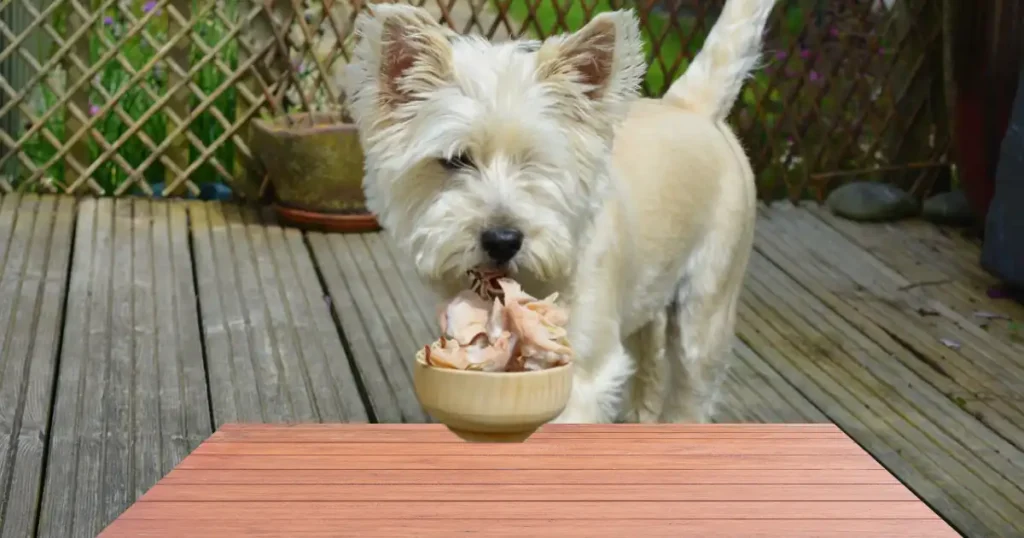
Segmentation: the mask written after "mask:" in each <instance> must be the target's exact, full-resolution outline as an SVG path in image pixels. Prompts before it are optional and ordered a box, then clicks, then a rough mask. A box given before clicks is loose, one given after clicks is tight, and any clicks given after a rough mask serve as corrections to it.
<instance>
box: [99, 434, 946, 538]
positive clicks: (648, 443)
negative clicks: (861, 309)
mask: <svg viewBox="0 0 1024 538" xmlns="http://www.w3.org/2000/svg"><path fill="white" fill-rule="evenodd" d="M721 428H722V431H723V432H725V433H726V434H729V433H731V434H733V435H735V434H739V433H741V432H742V430H743V429H744V428H743V427H742V426H738V425H735V426H721ZM225 429H226V430H227V431H225V432H224V435H222V434H221V433H218V434H216V435H215V436H214V438H213V439H211V440H210V441H209V442H207V443H205V444H204V445H203V446H201V447H200V448H199V449H197V450H196V451H195V452H194V453H193V454H191V455H190V456H188V457H187V458H186V459H185V460H184V461H183V462H182V464H181V465H180V466H179V467H178V469H176V470H175V471H174V473H172V474H171V475H170V476H168V478H167V479H165V480H164V481H162V482H161V483H160V484H158V485H157V486H155V487H154V488H152V489H151V490H149V491H148V492H147V493H146V494H145V495H144V496H143V497H142V498H141V499H140V500H139V502H137V503H136V504H135V505H133V506H132V507H131V508H130V509H129V510H128V511H127V512H125V513H124V514H123V515H122V516H121V517H120V518H119V520H118V521H116V522H115V523H114V524H113V525H111V526H110V527H108V528H107V529H106V530H105V532H104V533H103V534H102V536H104V537H118V536H161V535H170V533H172V532H186V531H185V529H186V528H187V529H188V530H187V533H188V535H189V536H196V537H199V536H223V537H229V536H243V535H244V536H252V535H261V534H260V533H262V535H267V536H270V535H275V534H276V535H281V536H284V535H287V536H320V535H329V534H330V532H331V531H334V532H342V533H344V534H345V535H352V536H361V537H373V536H402V535H416V536H433V535H436V536H447V535H454V534H458V533H465V532H477V533H484V534H486V535H488V536H525V535H530V534H540V535H542V536H612V535H615V534H612V531H617V532H619V533H623V532H625V533H626V535H628V534H629V533H630V532H634V533H640V534H642V535H644V536H650V535H653V536H669V535H671V536H677V537H682V536H728V535H732V536H779V537H782V536H786V537H791V536H842V535H843V534H842V533H847V535H859V536H895V535H897V533H899V534H898V535H899V536H915V535H919V536H956V533H955V532H954V531H953V530H952V528H950V527H949V526H948V525H946V524H945V523H943V522H942V520H941V519H939V517H938V516H936V515H935V513H934V512H932V511H931V509H929V508H928V506H927V505H925V504H924V503H923V502H921V501H920V500H919V499H918V498H917V497H916V496H914V494H913V493H911V492H910V491H909V490H908V489H906V488H905V487H904V486H903V485H902V484H899V483H898V482H896V481H895V480H893V479H892V477H891V476H888V477H887V476H885V473H884V471H882V470H881V469H880V468H879V467H878V464H877V463H876V462H874V460H872V458H871V457H870V456H869V455H868V454H867V453H866V452H864V450H863V449H861V448H860V447H859V446H857V445H856V444H855V443H854V442H853V441H852V440H850V439H849V438H845V437H842V436H835V435H831V434H834V433H836V432H837V430H835V428H821V427H818V428H807V427H802V426H795V427H794V428H793V430H794V432H795V433H797V434H800V433H804V434H805V435H806V433H807V432H808V431H810V432H814V433H817V434H818V435H820V437H819V438H806V437H805V438H800V437H796V438H794V437H789V436H786V433H787V430H786V429H785V428H783V427H779V426H776V427H775V430H774V431H771V430H770V429H767V428H765V427H763V426H757V425H752V426H751V427H750V429H751V432H752V433H754V434H756V435H755V436H752V437H750V438H747V439H742V438H730V437H728V436H725V437H721V438H715V437H714V434H713V432H715V431H716V429H715V427H713V426H692V427H686V426H668V427H665V428H659V427H658V426H647V427H643V426H624V427H623V428H621V429H619V428H615V427H609V426H593V427H588V426H550V427H549V426H545V427H544V428H542V431H544V433H549V434H550V435H551V438H550V439H548V440H546V441H542V442H530V441H527V442H526V443H523V444H519V445H500V446H494V445H487V444H467V443H455V442H451V439H454V438H455V437H454V436H453V435H452V434H451V433H449V432H447V430H445V429H444V428H443V427H442V426H437V425H424V426H420V427H403V426H402V425H376V426H358V425H356V426H351V427H349V426H343V425H339V426H334V427H328V426H320V427H288V426H269V425H268V426H262V427H261V426H256V425H248V426H226V428H225ZM545 430H548V431H545ZM662 430H665V431H666V433H667V434H669V435H672V434H675V435H676V437H674V438H672V437H669V438H665V439H663V440H661V441H654V439H655V438H656V437H657V436H658V434H659V433H660V432H661V431H662ZM241 432H246V433H250V434H255V433H257V432H259V433H260V434H261V435H262V436H263V437H262V439H263V441H261V442H245V441H243V440H238V439H237V436H236V438H235V439H234V440H233V439H232V438H231V437H230V436H228V435H227V434H228V433H235V434H237V433H241ZM612 432H615V433H612ZM294 433H303V435H304V439H303V441H302V442H290V439H291V437H290V436H291V435H292V434H294ZM539 433H540V432H539ZM539 433H538V434H539ZM382 434H388V435H391V436H392V438H393V439H395V442H389V443H381V442H380V438H381V436H382ZM572 434H576V435H577V436H579V437H588V439H587V441H586V442H580V441H579V440H578V437H576V438H574V437H573V436H572ZM680 434H683V435H680ZM686 434H688V435H686ZM274 435H276V436H277V441H276V442H274V441H272V440H271V439H272V436H274ZM559 435H564V437H558V436H559ZM773 435H776V436H779V437H780V438H779V439H775V438H773V437H772V436H773ZM317 436H318V437H317ZM398 436H401V439H402V442H398V440H399V437H398ZM444 436H447V437H449V440H448V441H447V442H445V441H439V438H441V437H444ZM631 436H635V438H633V439H632V440H631V439H630V437H631ZM758 436H759V437H758ZM794 443H796V445H794ZM801 443H810V444H811V445H814V446H818V445H820V444H822V443H824V445H821V446H820V448H822V450H820V451H818V453H817V455H814V456H800V459H801V460H802V461H804V462H805V464H806V462H810V463H811V464H812V465H813V466H814V468H815V470H816V472H817V473H821V474H816V475H815V476H816V478H815V479H816V480H818V483H814V484H809V483H802V482H801V480H808V479H810V476H811V475H810V474H809V473H803V474H802V475H801V474H799V473H793V472H792V471H785V470H784V469H785V464H784V463H783V460H780V459H778V458H780V456H769V457H758V456H748V455H742V454H739V455H738V454H733V452H735V450H736V448H737V447H739V446H745V447H747V448H748V449H749V452H750V453H754V454H779V453H787V452H788V451H790V450H792V449H794V448H796V447H798V446H800V444H801ZM811 445H808V446H811ZM629 446H633V447H634V448H632V449H629V448H627V447H629ZM780 446H781V447H784V448H779V447H780ZM787 446H788V448H785V447H787ZM208 447H213V449H214V450H216V451H217V452H218V453H219V455H218V456H213V455H208V454H207V453H208V451H209V448H208ZM254 449H262V451H263V452H260V453H259V455H253V454H252V452H253V450H254ZM705 449H707V450H705ZM623 450H629V451H631V452H632V453H630V454H629V455H628V456H623V455H622V453H623ZM798 450H799V449H798ZM693 452H707V454H706V455H702V456H685V455H684V456H675V457H665V454H666V453H675V454H688V453H693ZM271 454H276V455H271ZM325 454H331V455H325ZM552 454H559V455H557V456H553V455H552ZM296 459H302V460H303V461H304V465H305V467H304V469H305V470H304V471H295V473H294V474H292V473H283V472H282V470H284V469H290V468H294V462H295V461H296ZM544 460H547V461H544ZM580 461H586V462H589V463H588V464H586V465H584V466H583V467H580V466H579V465H578V462H580ZM370 462H374V463H372V464H371V463H370ZM716 465H720V466H723V467H724V468H727V469H731V471H730V472H729V473H728V474H723V475H721V478H719V479H718V480H716V478H715V474H714V473H708V471H709V470H710V469H714V468H716ZM373 466H379V467H380V469H379V470H378V471H375V472H374V473H372V474H367V473H368V471H367V467H373ZM687 466H692V469H691V471H690V473H693V472H700V473H705V474H704V480H705V482H702V483H689V482H688V481H687V478H688V477H689V478H694V477H695V475H693V474H689V475H687V474H685V472H681V471H679V470H678V469H681V468H685V467H687ZM851 466H852V467H853V468H855V469H859V471H856V472H851V470H850V468H851ZM256 468H263V469H265V471H262V472H260V473H255V474H254V471H253V469H256ZM339 469H351V471H349V472H345V473H338V472H337V470H339ZM397 469H409V470H415V471H410V472H417V473H419V474H418V475H417V476H416V480H410V477H409V476H404V472H406V471H403V472H401V473H398V472H395V470H397ZM540 469H549V470H548V471H546V472H543V471H540ZM624 469H630V470H628V471H626V470H624ZM640 469H646V471H641V470H640ZM741 470H742V471H741ZM271 472H273V473H277V475H276V476H277V480H278V481H277V482H271V483H266V482H263V481H262V480H263V477H264V475H263V473H271ZM858 472H863V474H862V476H861V478H862V479H867V480H868V482H869V483H855V482H851V481H850V479H851V477H853V476H855V475H856V474H857V473H858ZM196 473H204V474H206V475H207V476H209V473H217V477H218V478H217V479H216V480H215V481H208V480H204V479H202V478H201V477H202V476H203V474H196ZM313 473H315V474H316V475H317V476H319V477H321V478H326V477H328V476H330V474H331V473H334V476H336V477H338V481H336V482H333V483H323V482H314V481H310V478H311V477H312V476H313ZM385 473H386V474H385ZM463 473H469V475H468V476H467V477H466V480H467V482H465V483H462V482H458V480H459V478H460V477H461V476H463ZM538 473H540V474H538ZM609 473H613V474H609ZM744 473H748V474H746V475H744ZM827 473H831V474H827ZM520 475H522V476H523V477H524V478H522V479H521V478H519V476H520ZM541 475H542V476H543V481H539V480H540V476H541ZM190 476H193V477H194V478H191V479H190V478H189V477H190ZM289 476H292V479H293V480H294V482H281V480H288V477H289ZM655 476H658V477H659V478H656V479H653V480H652V481H651V482H646V481H645V479H649V478H652V477H655ZM786 476H788V477H789V480H795V481H796V482H795V483H778V481H779V480H783V481H786V480H787V479H786V478H784V477H786ZM828 476H831V477H833V478H835V480H825V478H826V477H828ZM303 477H305V478H304V479H303ZM356 477H360V478H356ZM473 477H475V480H476V481H475V482H474V481H473V480H474V478H473ZM484 479H486V480H484ZM354 480H359V481H358V482H356V481H354ZM761 480H765V482H761ZM897 521H898V522H899V523H900V526H899V527H897V526H895V525H894V523H895V522H897ZM648 528H651V529H653V530H651V531H649V532H648V530H647V529H648ZM403 533H404V534H403ZM670 533H674V534H670ZM915 533H917V534H915ZM619 535H623V534H619Z"/></svg>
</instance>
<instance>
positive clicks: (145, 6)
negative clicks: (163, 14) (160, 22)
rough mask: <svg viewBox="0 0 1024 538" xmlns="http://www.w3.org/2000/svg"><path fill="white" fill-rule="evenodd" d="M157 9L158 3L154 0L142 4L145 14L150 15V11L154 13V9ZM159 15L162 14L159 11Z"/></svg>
mask: <svg viewBox="0 0 1024 538" xmlns="http://www.w3.org/2000/svg"><path fill="white" fill-rule="evenodd" d="M155 7H156V2H155V1H154V0H149V1H148V2H146V3H145V4H142V12H143V13H149V12H150V11H153V9H154V8H155ZM157 13H160V12H159V11H157Z"/></svg>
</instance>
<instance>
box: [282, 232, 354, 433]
mask: <svg viewBox="0 0 1024 538" xmlns="http://www.w3.org/2000/svg"><path fill="white" fill-rule="evenodd" d="M264 231H265V233H266V234H267V236H268V241H269V248H270V251H271V252H272V253H273V255H274V263H275V266H276V268H277V270H278V275H279V279H280V284H281V286H282V288H283V291H284V297H285V300H286V302H287V304H288V309H289V311H290V313H291V316H292V320H293V322H294V329H295V331H296V337H297V340H298V344H299V349H300V351H301V354H302V357H303V360H304V362H305V364H306V369H307V372H308V374H309V382H310V386H311V388H312V392H313V395H314V396H315V398H316V402H317V411H318V413H319V419H320V420H321V421H325V422H366V421H367V420H368V419H369V416H368V415H367V410H366V405H365V403H364V402H363V399H362V397H361V396H360V393H359V387H358V383H357V382H356V378H355V374H354V373H353V371H352V366H351V364H350V359H349V357H348V354H347V353H346V352H345V349H344V345H343V343H342V341H341V336H340V334H339V332H338V328H337V327H336V326H335V324H334V321H333V319H332V317H331V312H330V307H329V305H328V297H329V296H328V295H327V293H326V291H325V290H324V289H323V288H322V287H321V285H320V280H319V278H318V277H317V274H316V271H315V269H314V267H313V262H312V258H311V255H310V253H309V250H308V249H307V248H306V245H305V243H304V241H303V238H302V234H301V232H299V231H298V230H295V229H283V228H281V227H280V226H272V225H268V226H265V228H264Z"/></svg>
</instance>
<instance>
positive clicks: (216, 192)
mask: <svg viewBox="0 0 1024 538" xmlns="http://www.w3.org/2000/svg"><path fill="white" fill-rule="evenodd" d="M231 195H232V192H231V187H228V186H227V185H225V184H223V183H203V184H202V185H200V187H199V199H201V200H217V201H226V200H230V199H231Z"/></svg>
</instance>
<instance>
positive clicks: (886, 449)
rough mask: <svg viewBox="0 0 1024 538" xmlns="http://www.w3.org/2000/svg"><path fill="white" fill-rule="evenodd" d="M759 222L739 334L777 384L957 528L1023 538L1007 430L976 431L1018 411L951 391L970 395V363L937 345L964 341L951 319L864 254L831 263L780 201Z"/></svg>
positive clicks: (1005, 401) (802, 218)
mask: <svg viewBox="0 0 1024 538" xmlns="http://www.w3.org/2000/svg"><path fill="white" fill-rule="evenodd" d="M762 213H763V216H762V218H761V219H760V221H759V228H758V232H757V233H758V237H757V243H756V248H755V250H756V252H755V254H754V256H753V257H752V259H751V271H750V277H749V278H748V282H747V293H746V294H745V295H744V297H743V300H742V303H743V304H742V305H741V307H740V313H739V316H740V322H739V326H738V332H739V334H740V337H741V338H742V339H745V340H747V341H748V342H749V343H750V344H751V346H752V347H755V348H757V349H759V350H761V351H762V352H764V353H766V354H769V355H774V357H773V359H772V363H773V364H774V365H775V366H776V367H777V368H779V370H780V371H782V372H783V373H784V375H785V376H786V377H787V378H788V379H790V381H792V382H793V383H794V384H795V385H797V386H798V387H799V388H800V389H801V390H802V391H804V393H805V394H807V395H808V396H809V397H810V398H811V399H812V400H813V401H815V402H816V403H817V404H818V405H819V406H820V407H822V409H824V410H825V411H826V413H827V414H828V415H829V417H830V418H831V419H832V420H835V421H836V423H837V424H840V425H841V426H842V427H843V428H844V429H845V430H846V431H847V432H850V433H851V435H853V437H854V438H856V439H857V440H858V442H859V443H861V444H862V445H863V446H865V447H866V448H868V450H870V451H871V452H872V453H873V454H874V455H875V456H876V457H877V458H878V459H879V461H881V462H882V463H883V464H884V465H886V466H887V468H889V469H890V470H892V471H893V472H894V473H896V474H897V475H898V476H900V478H901V479H903V480H904V481H905V482H906V483H907V484H908V485H909V486H910V487H911V488H912V489H913V490H914V491H915V492H916V493H917V494H918V495H921V496H922V497H924V498H925V499H927V501H928V502H929V503H930V504H931V505H932V506H933V507H934V508H936V509H937V510H939V511H940V512H941V513H943V514H944V516H945V517H947V518H949V519H950V520H952V521H954V522H955V523H956V525H957V527H958V528H959V529H961V530H963V531H965V532H966V533H968V534H972V535H974V534H977V535H982V536H984V535H998V536H1002V535H1010V536H1013V535H1018V534H1020V533H1021V532H1024V528H1022V527H1021V525H1022V524H1024V512H1022V508H1021V507H1022V506H1024V490H1022V489H1021V484H1024V475H1022V474H1021V473H1022V471H1024V468H1022V466H1021V464H1020V462H1021V461H1024V454H1022V453H1021V451H1020V450H1019V448H1018V446H1017V445H1016V441H1015V437H1014V436H1013V431H1014V430H1015V428H1017V426H1013V425H1012V424H1008V427H1006V428H999V429H997V431H993V429H991V428H990V426H992V424H993V423H988V424H986V422H988V421H990V420H994V421H995V424H999V425H1002V424H1005V423H1006V419H1005V418H1003V419H1002V420H1001V418H1000V417H1001V416H1002V417H1006V416H1008V415H1002V413H1004V412H1007V413H1010V415H1009V416H1012V415H1013V414H1014V413H1016V412H1018V411H1016V410H1015V409H1016V408H1018V407H1019V406H1018V405H1017V404H1016V403H1015V400H1016V397H995V398H991V399H988V398H984V403H982V404H981V405H980V406H978V405H975V404H977V403H978V402H979V398H977V394H974V393H972V394H971V395H968V394H966V393H965V392H963V391H965V390H966V391H968V392H971V391H973V390H981V389H978V385H972V383H974V381H972V380H976V379H977V377H978V376H979V375H981V374H980V372H979V371H978V370H979V369H978V368H974V367H973V366H968V363H971V362H972V361H970V360H969V359H968V357H969V356H970V354H967V353H965V354H964V355H961V351H962V350H954V349H951V348H949V347H947V346H946V345H944V344H943V343H942V342H941V338H942V337H943V336H942V335H948V337H949V338H951V339H960V338H961V336H958V335H962V334H965V333H967V332H971V331H970V330H968V331H964V330H961V329H956V328H955V327H961V325H962V323H960V322H957V323H955V324H952V322H951V321H950V319H955V318H956V317H957V316H958V315H957V314H955V313H952V312H951V311H950V309H949V308H948V307H945V306H944V305H943V304H942V303H939V302H937V301H935V300H933V299H929V298H927V297H924V296H920V295H917V294H916V292H913V290H904V289H902V288H903V287H904V286H905V285H906V281H905V280H903V279H902V278H901V277H899V276H898V275H896V274H895V273H894V272H893V271H892V270H891V269H889V268H888V267H887V266H885V265H884V264H882V263H881V262H879V260H877V259H876V258H874V257H872V256H871V255H869V254H867V253H865V254H864V255H863V256H861V257H859V258H858V259H857V260H846V259H843V258H842V257H841V256H840V254H839V253H840V252H841V250H840V249H838V248H837V247H836V246H835V245H843V246H844V247H845V246H848V245H849V246H850V248H856V247H853V246H852V245H850V244H849V241H848V240H846V239H844V238H843V237H842V236H841V235H839V234H838V233H837V232H835V231H834V230H833V229H832V228H830V227H829V225H828V224H826V223H825V222H823V221H822V220H819V219H816V218H815V217H813V216H812V215H811V214H810V213H809V212H808V211H807V210H805V209H800V208H794V207H791V206H786V205H780V206H773V207H772V208H770V209H763V210H762ZM922 312H924V313H923V314H922ZM931 312H934V313H935V315H931V314H930V313H931ZM940 312H944V313H943V314H941V315H939V313H940ZM947 316H950V317H949V318H947ZM940 318H942V319H940ZM943 320H944V321H943ZM954 325H955V326H954ZM947 331H948V332H947ZM990 340H995V339H990ZM962 341H963V342H964V347H965V348H966V346H967V345H968V344H967V343H966V342H967V340H966V339H964V340H962ZM918 344H920V345H923V346H927V347H928V348H929V349H930V350H931V351H928V350H926V349H925V348H917V347H916V346H917V345H918ZM986 345H987V346H988V347H989V348H990V349H995V348H996V347H999V346H1000V345H1004V344H998V343H996V344H991V343H988V344H986ZM973 352H974V353H980V352H981V351H980V350H979V349H977V348H976V349H974V350H973ZM986 360H987V361H989V362H990V363H992V362H993V361H995V362H998V361H997V360H996V358H995V357H994V356H988V357H987V359H986ZM1003 362H1005V361H1003ZM1002 367H1003V371H1004V372H1007V373H1008V372H1010V371H1011V370H1013V369H1014V368H1016V367H1015V366H1012V365H1010V364H1004V365H1003V366H1002ZM954 369H955V370H954ZM968 371H969V372H968ZM992 382H996V381H995V380H993V381H992ZM998 383H1000V384H1002V386H1003V387H1004V388H1003V389H1002V390H1004V391H1005V392H1004V393H1003V394H1004V395H1005V396H1009V395H1010V394H1014V393H1017V394H1019V393H1020V390H1021V385H1020V384H1018V383H1017V382H1016V381H1015V379H1014V378H1013V377H1012V376H1010V377H1001V378H1000V379H999V381H998ZM968 387H974V388H968ZM1014 387H1017V388H1014ZM960 394H964V395H965V396H967V398H970V399H967V398H962V397H960V396H959V395H960ZM971 411H975V412H974V413H972V412H971ZM967 432H970V433H967ZM1000 433H1003V434H1004V435H1000ZM950 483H956V484H958V487H956V488H949V487H947V486H946V484H950Z"/></svg>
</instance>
